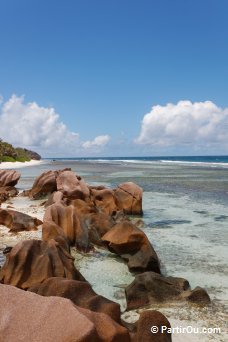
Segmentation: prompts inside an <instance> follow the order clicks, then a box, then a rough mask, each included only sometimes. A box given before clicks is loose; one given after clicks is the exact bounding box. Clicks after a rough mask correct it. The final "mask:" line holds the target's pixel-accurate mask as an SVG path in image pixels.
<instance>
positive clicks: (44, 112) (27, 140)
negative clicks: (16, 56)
mask: <svg viewBox="0 0 228 342" xmlns="http://www.w3.org/2000/svg"><path fill="white" fill-rule="evenodd" d="M0 136H1V137H2V138H3V139H5V140H7V141H9V142H11V143H12V144H14V145H20V146H26V147H31V146H34V147H38V148H39V147H40V148H46V149H51V148H56V149H58V148H60V147H61V148H63V147H69V146H71V147H72V146H76V145H78V144H79V135H78V134H77V133H75V132H70V131H69V130H68V129H67V127H66V125H65V124H64V123H63V122H61V121H60V118H59V115H58V114H57V113H56V111H55V109H54V108H52V107H50V108H45V107H40V106H39V105H38V104H37V103H36V102H30V103H24V97H23V96H22V97H18V96H16V95H12V97H11V98H10V99H9V100H8V101H7V102H5V103H4V104H3V107H2V111H1V115H0Z"/></svg>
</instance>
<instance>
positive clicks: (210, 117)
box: [135, 101, 228, 151]
mask: <svg viewBox="0 0 228 342" xmlns="http://www.w3.org/2000/svg"><path fill="white" fill-rule="evenodd" d="M227 131H228V108H225V109H222V108H219V107H217V106H216V105H215V104H214V103H213V102H211V101H205V102H195V103H192V102H191V101H179V102H178V103H177V104H172V103H168V104H167V105H166V106H159V105H158V106H154V107H152V109H151V111H150V112H149V113H148V114H146V115H145V116H144V118H143V120H142V125H141V132H140V134H139V136H138V138H137V139H136V140H135V142H136V143H137V144H145V145H153V146H157V147H161V148H166V147H178V146H179V147H183V146H185V147H186V148H189V147H190V148H193V149H195V150H197V149H199V148H203V149H205V148H206V149H208V151H209V149H210V148H214V147H217V148H218V149H219V148H220V147H221V148H222V149H223V148H224V147H226V148H228V133H227Z"/></svg>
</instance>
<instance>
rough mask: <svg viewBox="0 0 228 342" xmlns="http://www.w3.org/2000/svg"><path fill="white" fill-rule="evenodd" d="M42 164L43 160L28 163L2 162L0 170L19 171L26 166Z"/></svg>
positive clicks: (33, 160)
mask: <svg viewBox="0 0 228 342" xmlns="http://www.w3.org/2000/svg"><path fill="white" fill-rule="evenodd" d="M42 163H43V160H35V159H32V160H30V161H28V162H23V163H22V162H2V163H0V170H4V169H20V168H22V167H27V166H35V165H40V164H42Z"/></svg>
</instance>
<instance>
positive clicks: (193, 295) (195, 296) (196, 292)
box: [182, 286, 211, 306]
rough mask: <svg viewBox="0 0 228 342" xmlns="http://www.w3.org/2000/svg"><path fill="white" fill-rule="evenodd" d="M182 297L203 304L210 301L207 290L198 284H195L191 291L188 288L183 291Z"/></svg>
mask: <svg viewBox="0 0 228 342" xmlns="http://www.w3.org/2000/svg"><path fill="white" fill-rule="evenodd" d="M182 297H183V298H184V299H186V300H188V301H189V302H192V303H195V304H199V305H203V306H204V305H208V304H210V302H211V300H210V297H209V295H208V293H207V291H206V290H205V289H203V288H202V287H199V286H197V287H196V288H195V289H193V290H192V291H190V290H189V291H185V292H183V293H182Z"/></svg>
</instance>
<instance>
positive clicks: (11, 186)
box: [0, 169, 210, 341]
mask: <svg viewBox="0 0 228 342" xmlns="http://www.w3.org/2000/svg"><path fill="white" fill-rule="evenodd" d="M19 178H20V174H19V173H17V172H16V171H0V193H1V194H2V195H1V202H4V201H6V200H8V201H9V198H10V197H12V196H16V195H17V190H16V189H15V185H16V184H17V182H18V180H19ZM23 196H28V197H29V198H30V199H32V200H34V201H38V200H39V201H41V204H42V205H43V210H44V211H45V213H44V217H43V219H42V221H43V222H40V221H37V218H31V217H27V216H26V215H25V214H22V213H18V212H17V211H15V210H14V208H7V207H6V208H5V207H4V205H2V208H1V209H0V224H1V225H4V226H5V227H8V228H9V229H10V231H11V232H14V233H15V234H20V233H19V231H21V230H22V231H26V232H27V231H30V230H34V231H37V230H38V231H39V230H40V231H41V230H42V238H41V239H31V240H22V241H20V242H19V243H18V244H16V245H15V246H8V248H7V249H5V251H4V253H5V255H6V261H5V264H4V265H3V267H2V269H1V274H0V279H1V283H2V284H1V285H0V290H2V291H3V294H2V295H1V297H2V298H3V300H4V297H6V296H8V295H7V293H8V292H9V293H10V296H12V295H15V296H17V298H21V300H24V301H25V303H26V301H28V306H29V305H30V304H29V303H30V301H31V302H35V301H36V302H37V305H38V306H39V305H42V306H43V307H45V305H47V307H49V305H51V304H50V303H49V302H48V298H45V299H46V302H45V300H44V298H42V300H41V299H40V298H39V297H40V296H45V297H49V296H57V298H56V301H57V302H56V303H59V305H61V303H62V299H61V298H59V297H64V298H67V299H70V300H71V302H70V303H69V302H68V307H67V309H66V310H69V315H70V312H71V311H72V310H73V309H72V307H73V308H74V310H75V312H74V315H75V318H74V319H75V321H74V319H73V316H74V315H73V316H72V326H71V327H73V326H74V329H73V330H71V329H70V328H69V331H67V330H65V331H64V333H65V334H66V335H64V336H63V337H61V339H58V338H57V340H59V341H67V340H68V339H67V338H69V336H73V337H74V340H75V341H77V340H80V341H87V340H88V341H91V340H94V341H130V340H132V341H171V335H170V334H165V333H163V334H162V333H160V331H158V332H157V333H156V334H152V333H151V330H150V329H151V327H152V326H155V325H157V326H158V327H161V325H166V326H169V322H168V320H167V318H166V317H165V316H164V315H162V314H161V313H160V312H158V311H155V310H146V311H145V310H142V311H141V314H140V317H139V319H138V321H137V322H136V323H135V324H131V325H129V324H127V322H126V321H123V320H121V316H120V306H119V304H117V303H115V302H114V301H111V300H109V299H107V298H104V297H102V296H100V295H98V294H96V293H95V292H94V291H93V289H92V287H91V285H90V284H89V283H88V282H87V281H86V279H85V278H84V277H83V275H82V274H81V273H80V272H79V270H78V269H77V265H75V263H74V258H73V257H72V256H71V254H70V248H71V247H74V248H76V253H77V252H78V253H83V254H84V255H86V254H87V253H93V252H94V249H95V248H96V247H95V246H98V247H99V248H104V249H107V250H109V251H110V252H111V253H114V254H115V255H117V256H118V257H120V258H122V260H123V261H124V262H126V264H127V266H128V269H129V271H130V272H131V273H132V275H133V276H134V277H135V279H134V280H133V282H132V283H131V284H130V285H128V286H126V288H125V296H126V302H127V310H132V309H139V308H144V307H145V306H147V307H148V306H149V307H150V306H152V305H156V304H157V303H172V302H181V301H187V302H189V303H194V305H199V306H201V307H202V306H207V305H209V304H210V298H209V296H208V294H207V293H206V291H205V290H204V289H202V288H200V287H196V288H195V289H193V290H191V289H190V285H189V283H188V281H187V280H186V279H183V278H176V277H170V276H169V277H165V276H164V275H162V274H161V271H160V261H159V258H158V256H157V254H156V252H155V250H154V248H153V246H152V245H151V243H150V242H149V240H148V238H147V236H146V235H145V234H144V233H143V231H142V230H141V229H140V224H141V221H140V219H139V217H140V216H141V215H142V214H143V208H142V189H141V188H140V187H139V186H137V185H136V184H134V183H123V184H120V185H119V186H118V187H116V188H115V189H108V188H105V187H104V186H97V187H94V186H89V185H88V184H86V183H85V181H84V180H83V179H82V178H81V177H80V176H78V175H76V174H75V173H73V172H72V171H71V170H70V169H64V170H59V171H48V172H45V173H43V174H42V175H41V176H39V177H38V178H37V179H36V180H35V182H34V184H33V187H32V189H30V190H29V191H25V192H24V193H23ZM21 198H23V197H21ZM8 206H9V205H8ZM134 216H136V218H135V219H134V218H133V217H134ZM41 224H42V226H41ZM11 247H12V248H11ZM75 266H76V267H75ZM95 267H96V266H95ZM110 272H111V270H110ZM3 284H4V285H3ZM5 285H7V286H5ZM12 286H13V287H12ZM15 287H18V288H19V289H21V290H18V289H15ZM11 292H12V293H11ZM30 292H33V293H36V296H35V295H34V294H33V296H35V297H31V294H30ZM38 295H39V296H38ZM10 298H11V297H10ZM58 300H59V302H58ZM39 301H40V303H41V302H42V304H39ZM8 302H9V304H8V309H7V303H8ZM72 302H73V303H74V306H73V304H72ZM4 305H5V307H6V311H7V310H9V313H12V307H11V306H10V299H8V300H7V302H6V303H5V304H4ZM53 305H54V304H53ZM63 305H65V304H63ZM17 309H18V308H17V307H16V308H15V309H14V310H15V312H13V313H12V314H15V313H16V310H17ZM26 310H27V313H26V312H25V314H27V315H28V316H29V315H30V314H31V313H30V311H29V309H28V307H26V306H25V311H26ZM6 311H5V312H4V313H3V316H4V314H5V315H6ZM100 315H102V316H100ZM66 316H68V314H66ZM76 316H77V317H78V319H81V320H82V326H83V327H84V331H83V329H82V328H79V326H78V324H75V322H76V321H77V320H76ZM36 318H37V320H39V322H42V319H44V318H42V315H40V316H39V312H37V316H36ZM100 320H101V321H102V324H100ZM57 323H58V322H57V321H56V322H55V325H54V327H52V328H51V323H50V329H53V328H55V329H57V330H58V329H59V328H58V324H57ZM8 324H9V327H8V329H10V325H11V328H12V329H14V327H13V324H15V322H9V323H8ZM52 324H53V322H52ZM61 324H64V321H62V322H61ZM89 327H90V328H89ZM4 328H5V327H4ZM5 331H7V333H6V335H5V339H7V338H8V339H7V340H10V339H9V336H10V335H7V334H9V330H7V329H6V330H5ZM45 333H46V334H47V335H48V331H47V330H46V331H45V332H42V334H43V335H40V341H43V340H50V341H53V340H54V339H51V337H50V336H48V337H47V336H46V335H44V334H45ZM59 334H60V335H59V336H62V335H61V333H59ZM67 334H68V335H67ZM72 334H73V335H72ZM45 336H46V337H45ZM45 338H46V339H45ZM48 338H49V339H48ZM30 340H31V339H30ZM55 340H56V339H55Z"/></svg>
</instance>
